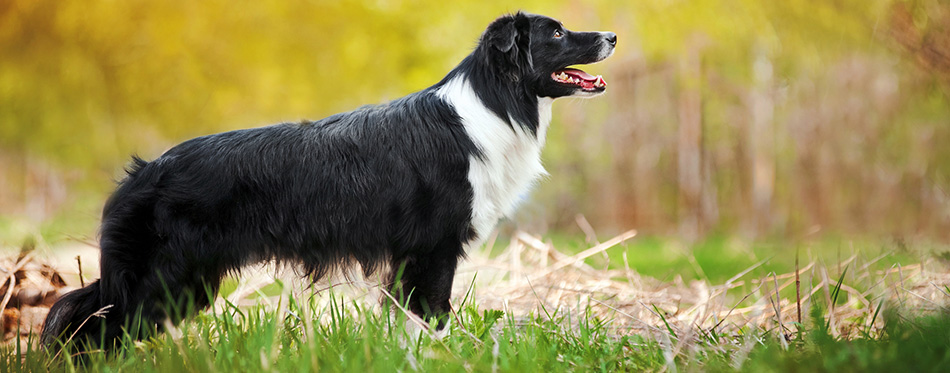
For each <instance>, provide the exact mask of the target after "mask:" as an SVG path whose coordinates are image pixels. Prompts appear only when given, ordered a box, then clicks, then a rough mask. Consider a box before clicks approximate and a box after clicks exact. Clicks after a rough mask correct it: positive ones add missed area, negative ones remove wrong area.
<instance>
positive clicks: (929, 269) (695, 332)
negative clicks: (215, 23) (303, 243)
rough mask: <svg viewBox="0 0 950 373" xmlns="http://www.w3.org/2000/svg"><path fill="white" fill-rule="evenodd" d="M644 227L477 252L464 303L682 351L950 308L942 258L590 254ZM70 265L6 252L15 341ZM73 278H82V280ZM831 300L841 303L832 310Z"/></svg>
mask: <svg viewBox="0 0 950 373" xmlns="http://www.w3.org/2000/svg"><path fill="white" fill-rule="evenodd" d="M635 235H636V232H635V231H630V232H626V233H624V234H621V235H620V236H617V237H614V238H612V239H610V240H607V241H605V242H604V243H602V244H598V245H595V246H593V247H591V248H590V249H587V250H584V251H582V252H580V253H577V254H573V255H569V254H567V253H565V252H562V251H560V250H558V249H557V248H556V247H554V246H553V245H551V244H550V243H545V242H544V241H542V240H541V239H540V238H538V237H535V236H532V235H530V234H527V233H525V232H517V233H515V234H514V236H513V239H512V241H511V244H510V245H509V246H508V247H507V249H505V251H504V252H502V253H501V254H500V255H497V256H494V257H488V256H487V254H485V253H474V254H473V255H472V256H471V257H470V258H469V259H468V260H466V261H465V262H464V263H463V264H462V266H461V267H460V269H459V271H458V274H457V276H456V279H455V289H454V292H453V294H454V295H455V299H454V301H453V304H454V305H455V306H456V307H459V306H460V305H461V303H463V302H474V304H475V305H477V306H478V307H479V308H481V309H500V310H503V311H505V313H506V314H508V315H509V316H511V317H514V318H515V319H519V318H521V319H523V318H527V317H529V316H531V315H539V316H541V317H544V318H549V319H552V320H559V321H560V322H563V323H566V324H568V325H565V326H567V327H574V326H576V325H574V326H572V325H569V324H571V323H572V322H576V321H577V320H579V319H580V315H584V314H585V312H589V313H591V314H593V315H595V316H597V317H598V318H600V319H602V320H606V321H609V323H608V324H607V327H608V328H609V329H610V330H611V332H612V333H615V334H617V335H631V334H639V335H649V336H652V337H654V338H656V339H657V340H659V341H664V340H670V338H671V337H672V341H671V342H670V343H667V344H666V345H667V346H669V347H670V348H671V351H669V352H670V353H672V354H673V355H674V356H675V355H676V354H678V353H680V352H681V350H682V349H683V348H689V347H690V346H691V345H692V344H693V343H694V342H697V341H702V340H709V339H710V338H714V339H715V340H716V343H719V342H726V341H736V342H737V341H739V339H741V338H740V336H741V335H742V334H743V331H748V330H768V331H772V332H773V333H772V335H781V336H785V337H786V338H781V339H782V343H785V340H791V339H793V338H794V337H795V336H796V334H797V333H798V332H799V331H800V330H801V329H802V325H803V323H802V322H803V320H802V319H801V318H802V315H806V317H807V315H808V314H809V312H810V310H811V308H812V307H814V306H815V305H816V304H820V305H821V307H823V308H825V310H824V312H823V314H824V315H825V319H826V321H827V323H828V325H829V327H830V330H831V333H832V334H833V335H834V336H836V337H841V338H845V339H849V338H859V337H875V336H877V335H878V333H879V331H880V329H881V327H882V326H883V325H882V322H881V317H880V315H881V314H882V311H883V309H885V308H888V307H891V308H899V309H902V310H907V311H911V312H913V313H915V314H919V313H928V312H935V311H940V310H944V311H946V310H948V309H950V291H948V290H950V271H948V270H947V268H946V266H944V265H942V264H940V263H935V262H924V263H918V264H912V265H904V266H900V265H895V266H892V267H889V268H886V269H880V268H881V267H880V266H879V265H878V266H875V265H874V264H875V263H877V262H878V261H880V260H881V259H882V258H883V256H882V257H877V258H873V259H868V260H865V259H863V258H862V257H861V256H860V255H854V256H852V257H850V258H847V259H845V260H843V261H841V262H840V263H833V264H821V263H816V262H814V261H812V262H808V263H804V265H802V266H801V267H800V268H799V269H798V271H797V273H796V272H794V271H793V272H790V273H772V274H769V275H768V276H765V277H755V276H753V275H752V273H754V272H755V270H756V269H757V268H759V266H761V265H762V264H763V262H760V263H757V264H756V265H754V266H752V267H750V268H748V269H747V270H745V271H742V272H740V273H738V274H736V275H735V276H734V277H732V278H730V279H728V280H726V281H724V282H723V283H711V282H709V281H703V280H696V281H690V282H688V283H687V282H684V281H682V280H680V279H679V278H677V279H676V280H674V281H672V282H662V281H658V280H656V279H653V278H649V277H646V276H642V275H640V274H639V273H638V272H637V271H636V270H634V269H632V268H630V266H629V265H627V263H626V260H625V263H623V264H624V265H623V267H622V269H610V268H595V267H592V266H591V265H589V264H587V262H586V261H585V259H587V258H589V257H593V256H597V255H605V254H604V253H605V252H606V251H607V250H617V249H619V248H618V247H617V246H618V245H621V244H622V243H623V242H624V241H626V240H628V239H631V238H633V237H634V236H635ZM624 259H626V257H624ZM874 268H878V269H874ZM59 270H60V271H57V270H55V269H54V268H53V267H51V266H50V265H48V264H46V263H44V262H43V261H42V260H37V259H36V257H35V255H34V254H33V253H24V254H20V255H18V256H15V257H10V258H6V259H2V260H0V278H3V281H4V282H3V284H2V285H0V286H2V287H0V295H2V298H0V300H2V303H0V305H2V307H0V308H3V309H4V312H3V315H4V318H3V326H4V329H3V331H4V335H5V338H4V339H5V340H6V341H10V340H11V339H12V338H13V337H15V332H16V331H17V330H19V331H20V332H21V334H22V335H27V334H29V333H30V332H37V331H38V330H39V327H40V323H41V322H42V320H43V318H44V317H45V312H47V311H48V307H49V305H50V304H51V303H52V301H53V300H55V299H56V298H57V297H58V296H59V295H61V294H62V293H63V292H65V291H66V290H69V289H71V288H70V287H67V286H66V283H65V282H64V280H63V276H62V275H61V272H63V273H68V272H76V271H75V268H60V269H59ZM275 273H276V274H277V275H275ZM68 277H69V276H67V278H68ZM73 277H75V276H73ZM87 277H88V273H87ZM351 278H352V277H351ZM275 282H282V283H283V284H284V285H290V286H277V287H276V288H280V289H282V290H280V291H279V294H274V291H271V290H268V287H269V286H270V287H273V285H272V284H274V283H275ZM11 284H12V285H14V286H12V287H11V286H10V285H11ZM377 284H378V281H376V280H373V279H369V280H359V281H353V280H343V281H341V280H339V279H338V278H337V279H335V280H334V279H331V280H329V281H325V282H323V283H320V284H317V285H316V286H315V287H309V286H307V285H306V284H305V282H304V281H300V280H299V279H298V278H296V277H295V276H294V275H293V273H292V271H274V266H272V265H269V266H260V267H254V268H250V269H248V270H247V271H245V272H244V274H243V276H242V277H241V279H240V282H239V284H238V286H237V288H236V289H235V290H234V291H231V292H230V293H229V294H228V296H227V297H224V298H219V300H218V304H219V306H220V305H221V304H222V303H224V302H230V303H232V304H237V305H251V304H261V303H264V304H268V305H271V306H273V307H279V306H280V304H281V302H279V301H278V300H279V299H281V297H283V298H284V299H286V297H287V296H288V295H296V296H306V294H309V293H310V292H312V291H316V292H318V293H320V292H323V291H325V290H328V289H331V288H332V289H334V290H335V291H339V293H341V294H343V296H345V297H349V298H352V299H355V300H360V299H362V300H364V302H363V304H364V305H365V306H367V307H370V308H372V307H378V305H379V302H378V301H379V299H380V298H381V297H383V295H382V294H381V293H380V291H379V287H378V286H376V285H377ZM72 285H74V286H78V285H79V284H78V281H77V283H76V284H72ZM328 301H329V300H328ZM829 304H833V305H834V306H833V307H830V309H828V308H829V307H828V306H827V305H829ZM221 308H223V307H217V309H221ZM364 309H366V308H364ZM20 315H29V317H21V316H20Z"/></svg>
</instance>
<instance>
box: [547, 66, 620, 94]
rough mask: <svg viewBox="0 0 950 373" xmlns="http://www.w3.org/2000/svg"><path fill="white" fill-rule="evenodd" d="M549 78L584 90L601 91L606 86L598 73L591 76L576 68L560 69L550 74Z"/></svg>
mask: <svg viewBox="0 0 950 373" xmlns="http://www.w3.org/2000/svg"><path fill="white" fill-rule="evenodd" d="M551 79H554V81H555V82H558V83H561V84H568V85H572V86H575V87H578V88H581V89H583V90H585V91H602V90H604V89H606V88H607V82H605V81H604V78H603V77H601V76H600V75H597V76H593V75H590V74H588V73H586V72H584V71H582V70H578V69H562V70H558V71H555V72H554V73H552V74H551Z"/></svg>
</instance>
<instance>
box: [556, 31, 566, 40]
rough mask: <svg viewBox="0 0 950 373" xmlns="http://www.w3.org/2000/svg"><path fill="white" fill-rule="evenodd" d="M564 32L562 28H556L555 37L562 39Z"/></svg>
mask: <svg viewBox="0 0 950 373" xmlns="http://www.w3.org/2000/svg"><path fill="white" fill-rule="evenodd" d="M562 36H564V34H562V33H561V30H554V37H555V38H557V39H560V38H561V37H562Z"/></svg>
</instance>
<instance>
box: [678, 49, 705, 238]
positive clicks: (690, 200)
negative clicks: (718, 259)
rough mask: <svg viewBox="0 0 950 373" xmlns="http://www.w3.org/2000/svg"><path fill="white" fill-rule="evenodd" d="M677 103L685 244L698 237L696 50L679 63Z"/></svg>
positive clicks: (698, 79) (699, 176) (698, 52)
mask: <svg viewBox="0 0 950 373" xmlns="http://www.w3.org/2000/svg"><path fill="white" fill-rule="evenodd" d="M679 73H680V94H679V102H678V114H679V115H678V116H679V136H678V141H677V155H678V158H677V162H678V163H677V166H678V168H677V170H678V171H677V176H678V181H679V209H678V210H679V220H680V221H679V226H680V227H679V231H680V236H682V237H683V238H684V239H686V240H687V241H693V240H696V239H697V238H699V236H700V234H701V233H702V229H703V227H702V192H703V173H702V165H703V163H702V153H703V149H702V146H703V128H702V95H701V93H700V82H701V79H702V58H701V50H700V48H699V47H698V46H694V47H691V48H688V49H687V52H686V54H685V55H684V56H683V57H682V59H681V60H680V72H679Z"/></svg>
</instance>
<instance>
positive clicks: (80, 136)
mask: <svg viewBox="0 0 950 373" xmlns="http://www.w3.org/2000/svg"><path fill="white" fill-rule="evenodd" d="M519 9H523V10H526V11H530V12H534V13H541V14H546V15H549V16H552V17H555V18H558V19H560V20H562V21H563V22H564V24H565V25H566V26H567V27H568V28H571V29H574V30H610V31H614V32H616V33H617V34H618V35H619V44H618V49H617V53H616V54H615V55H614V56H613V57H612V58H610V59H609V60H607V61H605V62H603V63H600V64H597V65H593V66H589V67H585V69H586V70H588V71H589V72H591V73H594V74H603V75H604V76H605V79H606V80H607V82H608V84H609V87H608V92H607V94H606V95H605V96H603V97H599V98H596V99H593V100H561V101H559V102H558V103H557V104H556V105H555V119H554V124H553V128H552V130H551V133H550V137H549V139H548V144H549V146H548V148H547V149H546V150H545V154H544V158H545V164H546V166H547V168H548V170H549V171H550V173H551V175H552V176H551V177H550V178H548V179H547V180H545V181H544V182H543V183H542V184H541V186H540V187H539V188H538V190H537V191H536V192H535V193H534V195H533V197H532V199H531V201H530V202H528V203H527V204H525V206H523V208H522V209H521V211H520V212H519V216H518V217H517V219H516V220H517V221H518V222H519V224H521V225H522V226H523V227H525V228H526V229H529V230H531V231H534V232H544V231H558V232H566V233H567V234H572V232H573V233H577V232H579V230H578V227H577V224H576V223H575V217H576V215H577V214H583V215H584V216H585V217H586V218H587V220H589V221H590V223H591V224H592V225H593V226H594V227H595V228H597V229H598V231H600V232H616V231H619V230H625V229H630V228H637V229H639V230H640V231H641V233H644V234H648V235H658V236H672V237H683V238H687V239H693V238H697V237H702V236H704V235H709V234H724V235H730V236H731V235H736V236H743V237H763V236H778V237H789V238H795V239H797V238H802V237H810V236H814V235H828V234H832V235H859V236H873V237H885V238H890V237H895V238H899V239H904V238H923V239H926V240H935V241H947V240H948V239H950V179H948V177H950V147H948V146H947V144H950V2H947V1H943V0H914V1H900V0H836V1H834V0H783V1H760V0H696V1H687V0H637V1H556V0H555V1H522V2H501V1H479V2H451V1H431V2H430V1H366V2H360V1H278V0H260V1H222V0H211V1H183V0H163V1H157V0H153V1H149V0H123V1H119V0H81V1H80V0H57V1H43V0H5V1H0V240H2V241H3V242H4V243H9V244H15V243H17V242H18V240H22V239H23V237H24V236H26V235H29V234H36V233H41V234H44V235H45V236H47V237H48V238H50V239H52V240H57V239H62V238H63V237H67V236H92V235H94V233H95V227H96V219H97V218H98V211H99V209H100V206H101V203H102V201H103V200H104V199H105V197H106V196H107V195H108V193H109V191H110V190H111V188H112V185H113V184H112V182H113V180H114V179H115V178H117V177H120V176H121V168H122V167H123V165H124V164H125V163H126V162H127V161H128V159H129V155H130V154H139V155H141V156H143V157H145V158H146V159H151V158H154V157H156V156H158V155H159V154H161V152H162V151H163V150H164V149H167V148H168V147H169V146H171V145H173V144H175V143H177V142H180V141H182V140H185V139H188V138H191V137H194V136H198V135H203V134H208V133H213V132H220V131H225V130H230V129H237V128H246V127H254V126H260V125H266V124H271V123H276V122H281V121H296V120H299V119H303V118H308V119H317V118H321V117H324V116H327V115H329V114H332V113H335V112H339V111H344V110H349V109H353V108H356V107H358V106H360V105H363V104H368V103H376V102H380V101H385V100H389V99H393V98H396V97H399V96H402V95H405V94H407V93H410V92H413V91H416V90H419V89H422V88H425V87H427V86H428V85H431V84H432V83H434V82H436V81H438V80H439V79H440V78H441V77H442V76H443V75H444V74H445V73H446V72H447V71H448V70H449V69H451V68H452V67H453V66H454V65H455V64H456V63H457V62H458V61H459V60H461V59H462V58H463V57H464V56H465V55H466V54H467V53H468V52H469V51H470V50H471V49H472V47H473V46H474V45H475V43H476V41H477V39H478V36H479V34H480V33H481V31H482V30H483V29H484V27H485V26H486V25H487V24H488V23H489V22H491V20H493V19H494V18H495V17H497V16H498V15H500V14H503V13H507V12H513V11H516V10H519ZM697 131H698V132H697Z"/></svg>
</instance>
